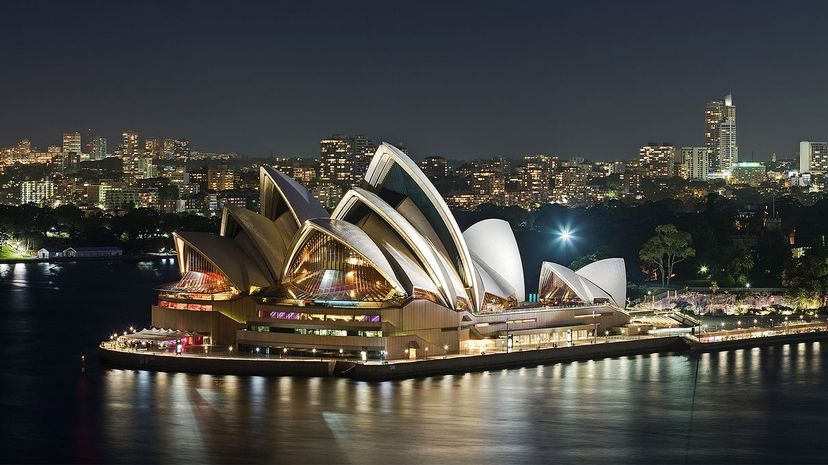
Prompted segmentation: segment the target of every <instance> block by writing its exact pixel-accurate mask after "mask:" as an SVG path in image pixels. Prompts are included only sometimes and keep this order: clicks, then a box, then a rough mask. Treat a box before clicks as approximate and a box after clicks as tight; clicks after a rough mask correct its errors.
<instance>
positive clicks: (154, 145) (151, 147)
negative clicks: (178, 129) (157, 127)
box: [144, 139, 161, 158]
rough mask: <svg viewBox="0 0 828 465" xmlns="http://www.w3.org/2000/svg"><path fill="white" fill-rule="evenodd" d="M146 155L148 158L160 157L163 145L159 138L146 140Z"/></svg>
mask: <svg viewBox="0 0 828 465" xmlns="http://www.w3.org/2000/svg"><path fill="white" fill-rule="evenodd" d="M144 156H145V157H147V158H158V157H160V156H161V146H160V145H159V144H158V139H146V140H144Z"/></svg>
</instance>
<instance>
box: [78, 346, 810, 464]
mask: <svg viewBox="0 0 828 465" xmlns="http://www.w3.org/2000/svg"><path fill="white" fill-rule="evenodd" d="M815 346H817V344H797V345H793V346H789V347H777V348H767V349H751V350H739V351H733V352H722V353H714V354H703V355H702V356H701V357H700V358H698V359H697V358H695V357H693V356H690V355H671V356H663V355H661V356H643V357H622V358H617V359H605V360H597V361H585V362H578V363H570V364H556V365H550V366H536V367H527V368H520V369H514V370H505V371H501V370H499V371H498V372H497V376H492V375H491V373H469V374H465V375H451V376H438V377H430V378H424V379H414V380H402V381H393V382H383V383H365V382H354V381H349V380H344V379H322V378H312V379H302V378H266V377H235V376H226V377H222V376H207V375H185V374H163V373H148V372H132V371H124V370H107V371H105V372H104V373H103V374H102V377H101V382H102V386H101V392H102V394H103V396H102V399H101V402H102V405H101V412H102V418H101V419H100V420H101V422H102V423H101V426H102V428H96V429H95V430H94V431H95V432H94V433H90V429H89V428H83V429H81V430H80V431H79V432H78V434H79V435H80V434H81V433H83V434H86V435H89V434H95V435H98V436H101V437H98V438H96V439H97V441H95V442H94V443H95V444H96V445H97V447H100V448H102V449H103V451H102V453H101V454H97V455H96V454H92V455H91V456H102V457H107V458H114V460H116V461H132V460H137V461H142V459H143V460H145V459H146V457H145V450H144V449H145V448H146V446H147V445H148V444H152V449H153V451H154V452H153V453H154V454H157V455H155V457H156V458H157V461H159V462H163V461H187V462H198V463H201V462H234V461H239V460H241V459H242V458H244V459H245V460H258V461H284V462H300V463H318V462H326V463H328V462H337V463H340V462H341V463H389V462H390V463H423V462H424V461H426V462H436V463H443V462H445V461H447V460H448V461H452V462H463V463H473V462H487V463H491V462H509V463H515V462H522V463H537V462H538V460H543V461H563V462H572V461H587V462H594V461H610V462H612V463H621V462H635V463H641V462H645V463H663V462H675V461H678V460H683V459H684V458H685V456H687V458H688V460H689V461H691V462H697V461H713V462H721V461H723V460H724V458H726V457H730V458H733V459H738V460H739V461H744V462H751V463H757V462H778V461H780V460H788V459H790V458H791V457H789V456H788V455H786V454H793V456H794V457H796V458H797V460H799V461H803V460H804V461H808V460H809V459H811V460H813V459H817V458H819V457H820V456H819V453H820V451H819V450H813V449H809V448H808V446H807V444H808V441H806V439H808V438H809V437H810V438H811V439H812V440H813V441H817V440H818V438H819V436H820V435H821V432H819V431H820V430H818V428H815V429H805V428H803V426H805V425H808V424H813V426H817V424H821V423H820V422H821V418H820V415H819V413H820V412H821V413H822V414H824V413H826V412H825V410H826V408H825V407H824V406H821V405H806V404H807V402H809V401H815V400H816V399H819V394H820V390H821V386H820V385H819V382H818V380H819V379H821V378H820V377H821V376H822V370H821V367H822V365H823V364H824V363H825V360H822V359H821V352H820V351H819V350H818V347H815ZM697 368H698V371H699V376H698V383H697V386H696V390H695V406H694V409H695V411H694V416H693V424H692V425H691V424H690V415H689V413H690V406H691V403H692V396H693V380H694V378H695V370H696V369H697ZM783 373H789V374H788V375H783ZM804 380H811V381H810V382H809V383H807V384H802V385H801V386H799V387H798V390H797V392H796V395H793V393H792V392H791V390H790V389H791V385H792V384H797V383H801V382H802V381H804ZM79 392H83V391H81V390H80V387H79ZM91 401H93V402H94V399H91ZM734 431H738V434H734ZM688 435H689V436H688ZM794 435H796V436H797V437H796V441H797V443H798V444H800V445H801V444H805V447H804V448H803V447H802V446H800V447H799V448H797V449H796V450H794V451H791V448H790V447H789V446H790V444H788V442H789V441H793V440H794V439H795V438H794ZM136 438H143V439H142V440H140V441H136ZM688 438H689V441H688ZM89 442H90V441H89V440H88V439H87V440H86V441H85V443H87V444H88V443H89ZM786 444H787V447H786ZM812 444H818V442H812ZM688 446H689V447H688ZM812 447H817V446H812Z"/></svg>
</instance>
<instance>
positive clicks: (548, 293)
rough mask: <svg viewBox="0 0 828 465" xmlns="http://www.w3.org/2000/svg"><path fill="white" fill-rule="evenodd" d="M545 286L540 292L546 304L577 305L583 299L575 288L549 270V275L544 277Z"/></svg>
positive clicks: (541, 298)
mask: <svg viewBox="0 0 828 465" xmlns="http://www.w3.org/2000/svg"><path fill="white" fill-rule="evenodd" d="M542 280H543V286H542V287H541V289H540V290H539V292H538V295H539V297H540V301H541V302H543V303H544V304H546V305H552V306H559V305H576V304H581V303H583V301H582V300H581V299H580V298H579V297H578V295H577V294H576V293H575V291H574V290H572V288H571V287H569V285H568V284H567V283H566V282H565V281H564V280H562V279H561V278H560V277H559V276H558V275H557V274H555V273H552V272H549V276H547V277H546V279H543V278H542Z"/></svg>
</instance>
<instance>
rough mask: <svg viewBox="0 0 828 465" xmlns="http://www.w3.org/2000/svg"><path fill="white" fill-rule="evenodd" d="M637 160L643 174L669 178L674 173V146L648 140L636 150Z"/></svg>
mask: <svg viewBox="0 0 828 465" xmlns="http://www.w3.org/2000/svg"><path fill="white" fill-rule="evenodd" d="M638 154H639V157H638V161H639V163H640V164H641V168H642V169H643V170H644V171H643V173H644V175H645V176H649V177H651V178H669V177H670V176H672V175H673V173H674V164H675V159H676V148H675V147H673V144H670V143H668V142H664V143H662V144H657V143H655V142H650V143H649V144H647V145H645V146H643V147H641V149H640V150H639V151H638Z"/></svg>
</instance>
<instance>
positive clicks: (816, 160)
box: [799, 141, 828, 174]
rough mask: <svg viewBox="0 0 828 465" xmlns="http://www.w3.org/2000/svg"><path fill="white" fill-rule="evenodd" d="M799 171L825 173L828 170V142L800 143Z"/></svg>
mask: <svg viewBox="0 0 828 465" xmlns="http://www.w3.org/2000/svg"><path fill="white" fill-rule="evenodd" d="M799 172H800V173H812V174H825V173H826V172H828V142H809V141H802V142H800V143H799Z"/></svg>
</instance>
